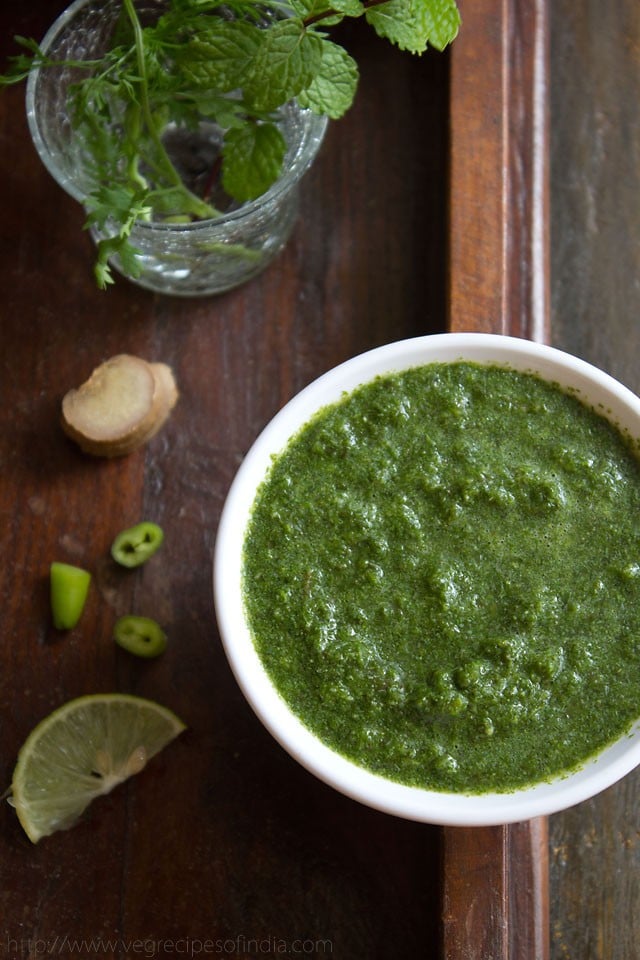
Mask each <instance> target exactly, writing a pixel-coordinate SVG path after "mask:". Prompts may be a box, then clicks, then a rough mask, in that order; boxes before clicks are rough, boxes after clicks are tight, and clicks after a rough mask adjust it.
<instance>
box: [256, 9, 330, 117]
mask: <svg viewBox="0 0 640 960" xmlns="http://www.w3.org/2000/svg"><path fill="white" fill-rule="evenodd" d="M321 58H322V40H321V38H320V37H318V36H317V35H316V34H314V33H313V31H310V30H306V29H305V28H304V25H303V23H302V21H301V20H298V19H295V18H292V19H289V20H282V21H280V22H279V23H275V24H273V26H271V27H269V28H268V29H267V30H264V31H263V39H262V43H261V44H260V48H259V49H258V53H257V55H256V58H255V64H254V68H253V75H252V78H251V80H250V82H249V83H248V84H247V86H246V87H245V90H244V92H245V96H246V97H247V98H248V99H249V101H250V103H251V105H252V106H253V108H254V109H256V110H258V111H264V110H275V109H276V107H279V106H281V105H282V104H283V103H286V102H287V101H288V100H293V98H294V97H297V95H298V94H299V93H300V91H301V90H304V89H305V87H308V86H309V84H310V83H311V81H312V80H313V78H314V76H315V74H316V73H317V71H318V69H319V67H320V60H321Z"/></svg>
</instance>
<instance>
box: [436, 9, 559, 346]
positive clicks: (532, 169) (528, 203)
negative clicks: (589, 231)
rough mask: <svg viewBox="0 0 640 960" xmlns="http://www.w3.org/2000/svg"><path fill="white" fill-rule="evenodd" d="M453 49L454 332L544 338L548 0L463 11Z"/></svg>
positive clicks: (451, 301)
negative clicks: (465, 331)
mask: <svg viewBox="0 0 640 960" xmlns="http://www.w3.org/2000/svg"><path fill="white" fill-rule="evenodd" d="M461 10H462V18H463V24H462V29H461V33H460V36H459V37H458V40H457V41H456V43H455V44H454V46H453V48H452V67H451V119H450V123H451V144H452V150H451V179H450V183H451V187H450V203H449V209H450V214H449V216H450V243H451V248H450V266H449V269H450V274H449V276H450V281H449V283H450V294H449V312H450V327H451V328H452V329H461V330H492V331H494V332H500V333H509V334H512V335H514V336H521V337H527V338H528V339H531V340H540V341H545V340H547V339H548V337H549V297H550V293H549V234H548V230H549V114H548V94H549V91H548V82H549V81H548V78H549V35H548V23H547V20H548V17H547V9H546V3H545V2H544V0H480V2H478V3H472V2H468V3H463V4H461Z"/></svg>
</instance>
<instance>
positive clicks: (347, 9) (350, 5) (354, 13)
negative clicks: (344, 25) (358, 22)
mask: <svg viewBox="0 0 640 960" xmlns="http://www.w3.org/2000/svg"><path fill="white" fill-rule="evenodd" d="M331 7H332V9H333V10H336V11H337V12H338V13H343V14H344V15H345V17H359V16H361V15H362V14H363V13H364V4H363V3H360V0H336V2H335V3H332V4H331Z"/></svg>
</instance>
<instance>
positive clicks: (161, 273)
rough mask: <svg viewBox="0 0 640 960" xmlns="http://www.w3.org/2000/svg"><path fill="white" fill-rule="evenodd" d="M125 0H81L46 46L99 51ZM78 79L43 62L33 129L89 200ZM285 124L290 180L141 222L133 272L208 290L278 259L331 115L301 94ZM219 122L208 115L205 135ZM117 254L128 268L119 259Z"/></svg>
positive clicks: (70, 188)
mask: <svg viewBox="0 0 640 960" xmlns="http://www.w3.org/2000/svg"><path fill="white" fill-rule="evenodd" d="M137 7H138V8H139V9H140V10H141V12H147V13H151V14H153V13H154V12H156V13H157V12H158V11H159V10H160V9H161V7H162V0H142V2H140V3H138V4H137ZM121 8H122V4H121V0H75V2H74V3H72V4H71V6H69V7H68V8H67V9H66V10H65V12H64V13H62V14H61V15H60V17H59V18H58V19H57V20H56V21H55V22H54V23H53V25H52V26H51V28H50V29H49V31H48V32H47V34H46V36H45V37H44V39H43V41H42V43H41V47H42V49H43V50H44V51H45V52H46V53H47V54H48V55H49V56H50V57H52V58H55V59H57V60H63V59H64V60H70V59H74V60H87V59H91V58H93V57H96V56H99V55H100V53H101V52H102V51H104V50H105V48H106V46H107V44H108V43H109V40H110V37H111V33H112V30H113V28H114V25H115V23H116V21H117V18H118V17H119V15H120V12H121ZM77 79H78V73H77V71H76V70H74V69H73V68H69V67H46V68H43V69H38V70H35V71H33V72H32V73H31V75H30V76H29V80H28V83H27V94H26V97H27V117H28V122H29V129H30V132H31V137H32V139H33V142H34V145H35V147H36V149H37V151H38V153H39V155H40V158H41V160H42V161H43V163H44V165H45V166H46V167H47V169H48V170H49V173H50V174H51V175H52V176H53V177H54V179H55V180H56V181H57V182H58V183H59V185H60V186H61V187H62V188H63V189H64V190H66V192H67V193H69V194H70V195H71V196H72V197H73V198H74V199H75V200H77V201H79V202H80V203H83V201H84V200H85V198H86V196H87V194H88V193H89V192H90V190H91V188H92V185H93V183H92V178H91V157H90V156H87V155H86V153H84V152H83V148H82V146H81V145H80V144H79V142H78V140H77V139H74V135H73V129H72V126H71V122H70V118H69V114H68V110H67V97H68V90H69V86H70V85H71V84H72V83H74V82H75V81H76V80H77ZM277 122H278V125H279V127H280V129H281V131H282V133H283V136H284V138H285V140H286V143H287V153H286V157H285V162H284V167H283V170H284V173H283V174H282V176H281V177H280V179H279V180H277V181H276V183H274V184H273V185H272V186H271V187H270V188H269V190H267V192H266V193H264V194H263V195H262V196H261V197H259V198H258V199H257V200H252V201H250V202H248V203H244V204H242V205H241V206H238V207H237V208H236V209H231V210H229V211H228V212H225V213H222V214H221V215H220V216H218V217H215V218H212V219H210V220H200V221H196V222H192V223H167V222H161V221H158V222H154V221H142V220H139V221H137V223H136V224H135V226H134V228H133V231H132V233H131V238H130V239H131V243H132V245H133V246H134V247H135V248H136V249H137V250H138V251H139V255H138V262H139V266H140V269H141V272H140V276H139V277H137V278H135V279H134V278H131V277H129V279H131V280H133V282H134V283H137V284H138V285H139V286H142V287H145V288H147V289H149V290H154V291H156V292H158V293H165V294H173V295H178V296H202V295H207V294H214V293H221V292H223V291H225V290H229V289H231V288H233V287H236V286H239V285H240V284H242V283H245V282H246V281H247V280H250V279H251V278H252V277H254V276H255V275H256V274H258V273H260V272H261V271H262V270H263V269H264V268H265V267H266V266H267V264H269V263H270V262H271V261H272V260H273V258H274V257H275V256H276V255H277V254H278V253H279V252H280V251H281V250H282V248H283V247H284V245H285V243H286V241H287V239H288V238H289V235H290V233H291V230H292V228H293V225H294V223H295V220H296V217H297V213H298V187H299V183H300V179H301V177H302V176H303V174H304V173H305V172H306V171H307V170H308V168H309V167H310V165H311V164H312V162H313V160H314V159H315V157H316V154H317V152H318V150H319V148H320V145H321V143H322V140H323V137H324V134H325V130H326V127H327V118H326V117H322V116H318V115H317V114H314V113H312V112H311V111H308V110H304V109H302V108H301V107H299V106H298V105H297V103H295V102H291V103H288V104H287V105H286V106H285V107H283V108H282V109H281V111H280V112H279V116H278V120H277ZM211 126H212V125H211V124H207V123H206V122H204V123H203V125H202V129H203V131H204V133H203V137H205V138H206V136H208V132H207V131H208V128H210V127H211ZM214 135H215V134H214ZM217 136H218V137H219V136H220V133H219V131H218V132H217ZM92 235H93V237H94V240H96V241H97V240H99V239H101V238H102V237H103V236H107V235H108V233H107V232H105V233H101V232H100V231H98V230H96V229H92ZM112 262H113V266H114V267H115V268H116V269H117V270H119V272H121V273H123V274H125V271H124V270H123V268H122V265H121V264H120V263H119V262H118V259H117V257H116V258H114V259H113V261H112ZM125 275H126V274H125Z"/></svg>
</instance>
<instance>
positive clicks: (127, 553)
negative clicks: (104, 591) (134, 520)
mask: <svg viewBox="0 0 640 960" xmlns="http://www.w3.org/2000/svg"><path fill="white" fill-rule="evenodd" d="M163 540H164V533H163V532H162V528H161V527H159V526H158V524H157V523H151V522H150V521H148V520H145V521H143V522H142V523H138V524H136V526H135V527H130V528H129V529H128V530H123V531H122V533H119V534H118V536H117V537H116V538H115V540H114V541H113V543H112V545H111V556H112V557H113V559H114V560H115V561H116V563H119V564H121V565H122V566H123V567H139V566H140V565H141V564H143V563H145V562H146V561H147V560H148V559H149V557H152V556H153V554H154V553H155V552H156V550H158V548H159V547H160V546H161V544H162V541H163Z"/></svg>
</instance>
